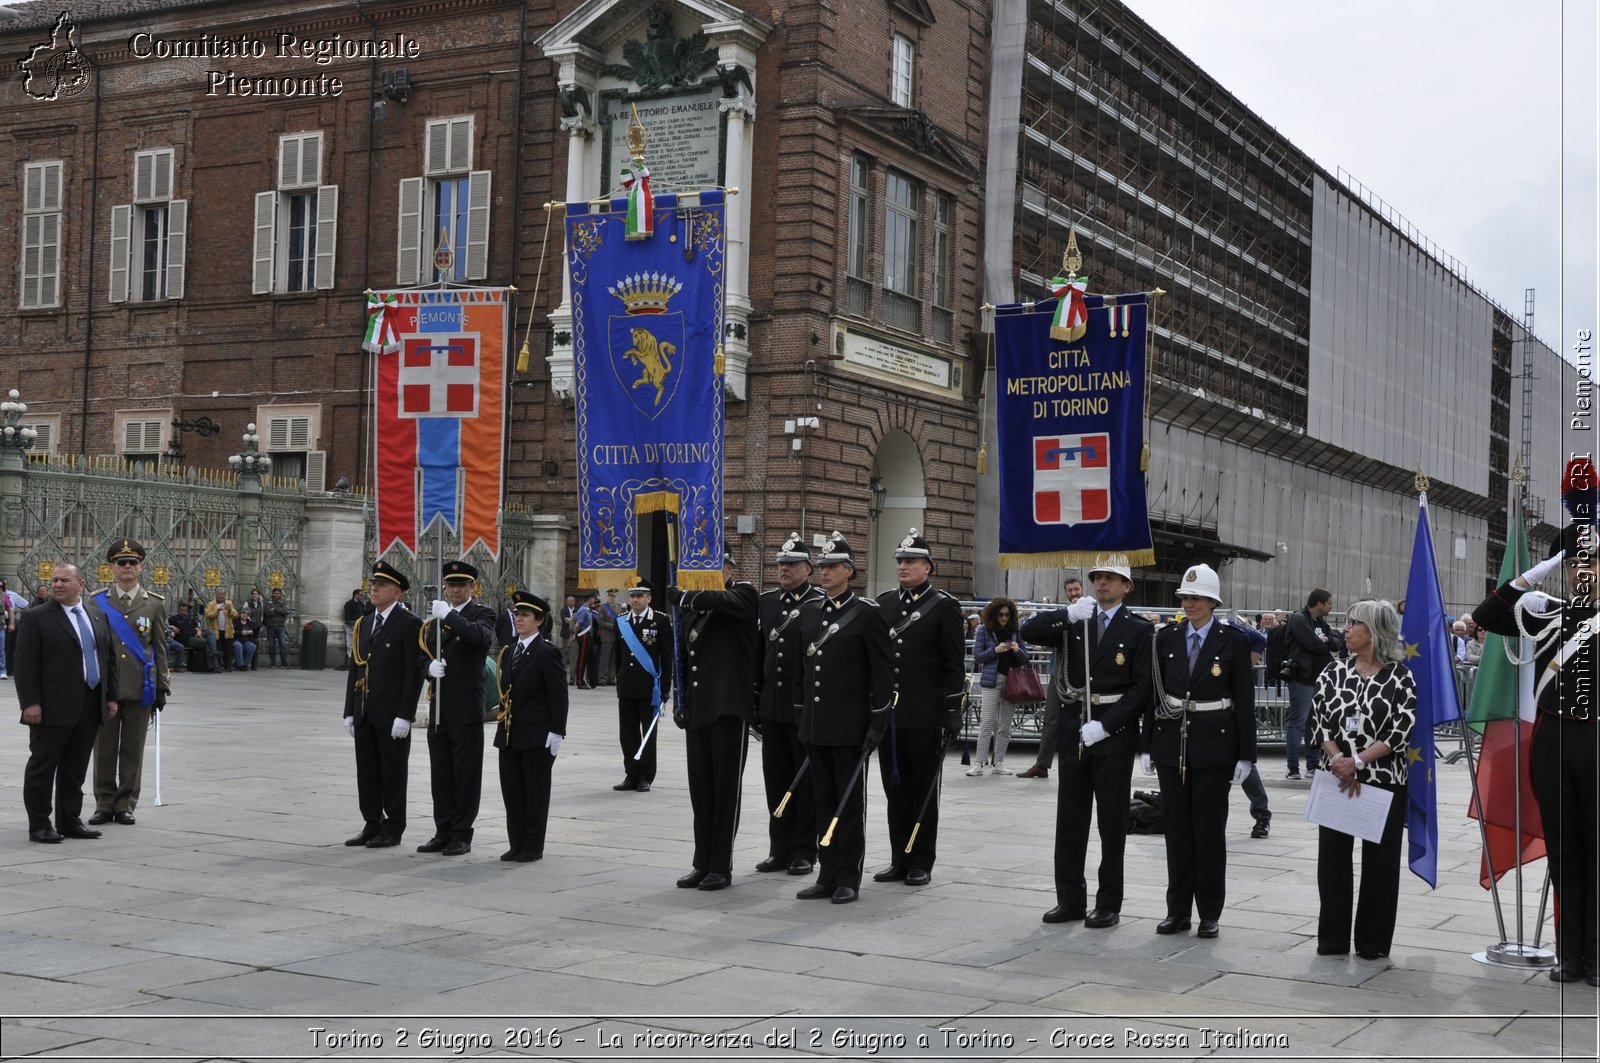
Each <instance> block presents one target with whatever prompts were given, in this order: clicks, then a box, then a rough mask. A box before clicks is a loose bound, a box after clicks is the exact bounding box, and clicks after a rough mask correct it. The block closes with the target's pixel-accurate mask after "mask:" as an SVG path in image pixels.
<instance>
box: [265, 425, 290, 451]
mask: <svg viewBox="0 0 1600 1063" xmlns="http://www.w3.org/2000/svg"><path fill="white" fill-rule="evenodd" d="M288 449H289V418H287V417H269V418H267V450H268V451H269V452H270V451H279V450H288Z"/></svg>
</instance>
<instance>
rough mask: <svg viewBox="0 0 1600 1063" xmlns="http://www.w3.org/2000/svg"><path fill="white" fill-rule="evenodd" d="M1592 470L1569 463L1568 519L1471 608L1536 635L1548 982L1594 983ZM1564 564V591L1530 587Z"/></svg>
mask: <svg viewBox="0 0 1600 1063" xmlns="http://www.w3.org/2000/svg"><path fill="white" fill-rule="evenodd" d="M1597 492H1600V474H1597V473H1596V470H1595V464H1594V461H1593V460H1592V459H1590V458H1588V457H1579V458H1574V459H1572V460H1571V461H1569V462H1568V463H1567V470H1566V475H1565V477H1564V478H1563V480H1562V491H1561V494H1562V502H1563V503H1564V504H1565V505H1566V507H1567V510H1568V512H1569V513H1570V515H1571V520H1570V521H1569V522H1568V524H1567V526H1566V527H1565V528H1564V529H1563V530H1562V532H1561V538H1560V539H1559V540H1558V541H1557V543H1556V544H1555V547H1556V548H1555V550H1554V552H1553V553H1552V554H1551V556H1550V558H1549V559H1548V560H1546V561H1543V562H1541V563H1540V564H1538V565H1535V566H1534V567H1533V568H1531V569H1529V570H1528V571H1527V572H1525V573H1523V574H1522V575H1521V576H1518V577H1517V578H1516V579H1514V580H1512V581H1511V582H1510V583H1507V584H1505V585H1504V586H1502V587H1499V588H1496V590H1495V592H1494V593H1493V594H1491V595H1489V597H1488V598H1485V599H1484V600H1483V603H1482V604H1481V605H1479V606H1478V608H1476V609H1474V610H1473V611H1472V618H1473V619H1474V620H1475V621H1477V623H1478V625H1479V626H1480V627H1484V628H1488V629H1489V630H1490V631H1493V632H1494V633H1495V634H1497V635H1504V636H1506V637H1508V638H1517V637H1519V636H1522V637H1527V638H1531V639H1533V642H1534V676H1535V679H1534V701H1535V703H1536V704H1537V706H1538V711H1539V715H1538V719H1537V720H1536V721H1535V723H1534V728H1533V744H1532V748H1530V749H1529V751H1528V768H1529V774H1530V775H1531V776H1532V779H1533V796H1534V800H1535V801H1537V802H1538V805H1539V818H1540V820H1541V821H1542V822H1543V824H1544V843H1545V852H1546V855H1548V857H1549V859H1550V882H1551V884H1552V885H1553V886H1554V887H1555V891H1556V903H1557V905H1558V906H1559V912H1558V914H1557V918H1556V957H1557V959H1558V961H1559V962H1558V963H1557V964H1556V966H1555V967H1554V968H1552V969H1551V971H1550V979H1551V981H1554V982H1576V981H1577V980H1578V979H1580V978H1583V979H1585V980H1586V981H1587V982H1588V983H1589V984H1590V985H1600V828H1597V827H1596V814H1597V809H1600V701H1597V699H1596V691H1595V679H1596V676H1597V675H1600V637H1597V636H1600V603H1597V601H1596V591H1597V589H1600V529H1597V528H1596V526H1595V518H1596V494H1597ZM1562 568H1564V569H1565V570H1566V576H1567V592H1568V593H1567V597H1566V598H1565V599H1561V598H1551V597H1548V596H1546V595H1545V594H1544V593H1542V592H1539V591H1537V589H1536V588H1537V587H1538V585H1539V584H1540V583H1541V582H1544V581H1547V580H1550V581H1552V582H1553V577H1554V575H1555V572H1556V571H1557V570H1559V569H1562Z"/></svg>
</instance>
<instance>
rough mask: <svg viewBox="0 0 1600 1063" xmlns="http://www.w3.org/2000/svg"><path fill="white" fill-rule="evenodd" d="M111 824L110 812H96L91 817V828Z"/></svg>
mask: <svg viewBox="0 0 1600 1063" xmlns="http://www.w3.org/2000/svg"><path fill="white" fill-rule="evenodd" d="M110 822H111V813H109V812H96V813H95V814H94V815H92V816H90V817H89V826H91V827H98V826H100V825H101V824H104V823H110Z"/></svg>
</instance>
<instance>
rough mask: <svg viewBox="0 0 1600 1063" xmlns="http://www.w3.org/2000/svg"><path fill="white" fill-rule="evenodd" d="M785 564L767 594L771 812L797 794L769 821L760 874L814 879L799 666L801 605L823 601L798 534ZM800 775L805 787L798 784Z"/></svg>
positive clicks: (764, 708) (764, 678)
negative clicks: (796, 665) (796, 670)
mask: <svg viewBox="0 0 1600 1063" xmlns="http://www.w3.org/2000/svg"><path fill="white" fill-rule="evenodd" d="M773 560H774V561H775V562H776V563H777V565H778V586H777V587H776V588H774V589H773V590H770V591H766V592H765V593H763V594H762V595H761V641H762V646H763V650H764V653H765V661H764V662H763V664H762V669H761V701H760V704H759V707H758V711H759V713H760V718H761V776H762V781H763V782H764V783H765V784H766V792H767V809H768V811H769V812H770V811H775V810H776V809H777V807H778V805H779V803H780V802H782V801H783V795H784V794H786V793H789V786H790V784H791V783H793V784H794V792H793V793H792V794H791V795H790V797H789V803H788V805H786V806H785V807H784V810H783V815H782V816H776V817H774V816H768V817H767V835H768V847H767V858H766V859H765V860H762V861H761V862H760V863H758V864H757V865H756V870H757V871H787V872H789V874H791V875H807V874H810V873H811V868H812V865H813V864H815V863H816V861H817V816H816V810H815V809H814V808H812V806H811V780H810V778H809V775H810V769H809V768H807V769H806V774H805V775H800V768H801V765H803V764H805V762H806V747H805V743H804V742H801V741H800V697H801V693H802V690H801V687H802V685H803V684H802V683H800V682H797V681H796V680H795V679H794V675H793V671H792V668H791V667H790V666H791V665H793V664H794V663H795V662H797V661H799V660H800V658H801V657H802V656H804V654H805V647H804V646H802V645H801V643H800V624H799V620H800V607H801V606H802V605H804V604H805V603H806V602H810V601H817V600H820V599H821V598H822V592H821V591H820V590H818V589H817V588H816V587H814V586H812V585H811V572H812V568H811V554H810V553H809V552H808V551H807V550H806V548H805V547H804V546H803V545H802V544H801V542H800V536H798V535H791V536H790V537H789V538H788V540H787V541H785V542H784V544H783V545H782V546H781V547H779V548H778V555H777V557H775V558H774V559H773ZM797 775H799V780H800V781H799V782H794V780H795V777H796V776H797Z"/></svg>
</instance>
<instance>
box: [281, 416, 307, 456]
mask: <svg viewBox="0 0 1600 1063" xmlns="http://www.w3.org/2000/svg"><path fill="white" fill-rule="evenodd" d="M288 422H289V445H288V448H287V449H289V450H310V449H311V418H309V417H306V416H304V415H301V416H297V417H290V418H288Z"/></svg>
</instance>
